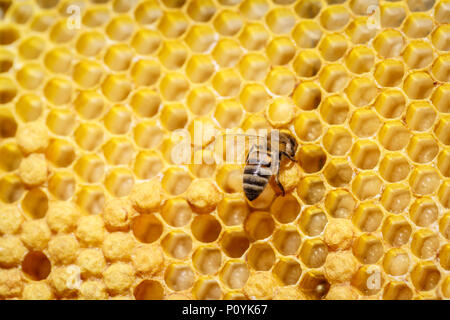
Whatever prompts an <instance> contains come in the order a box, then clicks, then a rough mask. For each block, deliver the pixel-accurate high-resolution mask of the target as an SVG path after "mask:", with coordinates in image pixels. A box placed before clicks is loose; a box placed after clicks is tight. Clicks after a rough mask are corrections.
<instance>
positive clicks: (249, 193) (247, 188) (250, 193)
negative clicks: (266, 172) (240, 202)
mask: <svg viewBox="0 0 450 320" xmlns="http://www.w3.org/2000/svg"><path fill="white" fill-rule="evenodd" d="M243 186H244V192H245V195H246V197H247V199H248V200H250V201H252V200H255V199H256V198H258V196H259V195H260V194H261V193H262V191H263V190H264V186H258V185H254V184H251V183H246V182H244V185H243Z"/></svg>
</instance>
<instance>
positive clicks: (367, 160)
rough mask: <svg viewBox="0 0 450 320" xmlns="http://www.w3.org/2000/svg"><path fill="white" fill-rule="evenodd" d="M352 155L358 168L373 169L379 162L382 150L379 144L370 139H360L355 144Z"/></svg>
mask: <svg viewBox="0 0 450 320" xmlns="http://www.w3.org/2000/svg"><path fill="white" fill-rule="evenodd" d="M350 157H351V159H352V162H353V163H354V164H355V166H357V167H358V168H360V169H362V170H367V169H373V168H374V167H375V166H376V165H377V164H378V161H379V158H380V150H379V149H378V146H377V144H376V143H374V142H372V141H370V140H359V141H357V142H356V143H355V144H354V145H353V148H352V151H351V153H350Z"/></svg>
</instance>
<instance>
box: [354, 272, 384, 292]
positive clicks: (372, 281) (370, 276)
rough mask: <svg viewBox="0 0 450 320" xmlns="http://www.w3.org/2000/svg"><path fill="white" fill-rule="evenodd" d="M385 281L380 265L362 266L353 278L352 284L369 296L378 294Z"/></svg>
mask: <svg viewBox="0 0 450 320" xmlns="http://www.w3.org/2000/svg"><path fill="white" fill-rule="evenodd" d="M384 282H385V277H384V275H383V273H382V272H381V270H380V267H378V266H374V265H368V266H363V267H361V268H360V269H359V270H358V272H356V274H355V275H354V277H353V279H352V280H351V284H352V285H353V286H354V287H356V288H357V289H359V290H360V291H361V292H362V293H363V294H364V295H367V296H371V295H375V294H377V293H378V292H379V291H380V290H381V288H382V287H383V285H384Z"/></svg>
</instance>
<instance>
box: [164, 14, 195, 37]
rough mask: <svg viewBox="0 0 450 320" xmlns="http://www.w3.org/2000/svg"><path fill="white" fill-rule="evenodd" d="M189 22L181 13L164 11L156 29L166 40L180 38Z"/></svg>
mask: <svg viewBox="0 0 450 320" xmlns="http://www.w3.org/2000/svg"><path fill="white" fill-rule="evenodd" d="M188 25H189V20H188V19H187V17H186V16H185V15H184V13H183V12H181V11H177V10H175V11H165V12H164V13H163V16H162V18H161V19H160V20H159V24H158V29H159V31H161V33H162V34H163V35H165V36H166V37H168V38H178V37H180V36H182V35H183V34H184V33H185V32H186V29H187V28H188Z"/></svg>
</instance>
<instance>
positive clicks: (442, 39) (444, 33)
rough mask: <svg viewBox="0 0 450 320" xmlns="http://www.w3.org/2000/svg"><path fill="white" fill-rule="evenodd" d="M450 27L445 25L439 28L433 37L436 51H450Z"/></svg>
mask: <svg viewBox="0 0 450 320" xmlns="http://www.w3.org/2000/svg"><path fill="white" fill-rule="evenodd" d="M449 30H450V27H449V25H448V24H443V25H441V26H439V27H437V28H436V29H435V30H434V32H433V33H432V35H431V41H432V42H433V45H434V47H435V48H436V49H438V50H441V51H449V50H450V45H449V44H448V38H449V35H448V32H449Z"/></svg>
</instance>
